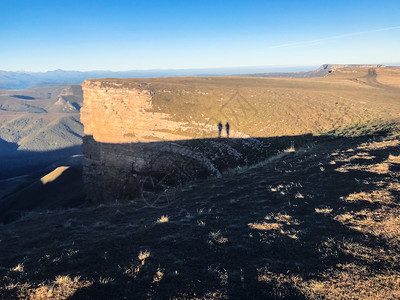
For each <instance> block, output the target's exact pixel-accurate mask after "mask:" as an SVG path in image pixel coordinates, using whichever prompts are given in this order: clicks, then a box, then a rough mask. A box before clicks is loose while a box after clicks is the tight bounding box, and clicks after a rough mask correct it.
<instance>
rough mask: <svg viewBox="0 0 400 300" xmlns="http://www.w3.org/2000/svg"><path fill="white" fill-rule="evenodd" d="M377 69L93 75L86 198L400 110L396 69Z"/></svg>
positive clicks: (242, 160) (139, 187)
mask: <svg viewBox="0 0 400 300" xmlns="http://www.w3.org/2000/svg"><path fill="white" fill-rule="evenodd" d="M371 68H372V67H371ZM371 68H369V67H368V68H359V67H354V68H351V67H347V68H343V69H339V70H338V71H336V72H335V74H333V75H332V76H327V77H324V78H314V79H283V78H282V79H265V78H244V77H241V78H240V77H205V78H193V77H181V78H153V79H97V80H87V81H85V82H84V83H83V84H82V88H83V93H84V106H83V108H82V109H81V120H82V123H83V124H84V133H85V138H84V143H83V153H84V156H85V157H84V170H83V174H84V182H85V186H86V190H87V195H88V198H89V199H92V200H94V201H110V200H115V199H134V198H137V197H143V195H144V193H147V192H150V193H151V192H153V191H156V192H158V191H169V190H170V188H173V187H176V186H179V185H181V184H183V183H185V182H188V181H191V180H194V179H199V178H205V177H209V176H216V177H218V176H220V175H221V172H223V171H224V170H226V169H229V168H234V167H237V166H242V165H248V164H251V163H254V162H257V161H260V160H262V159H265V158H266V157H268V156H269V155H271V154H273V153H276V152H277V151H281V150H283V149H285V148H288V147H290V145H291V142H292V141H294V142H295V144H296V146H298V145H299V144H302V143H303V142H308V141H310V140H312V138H310V136H305V135H306V134H320V133H324V132H328V131H330V130H333V129H335V128H340V127H345V126H348V125H352V124H359V123H362V122H364V121H367V120H371V119H377V118H386V119H387V118H391V117H397V116H398V112H399V111H400V108H399V103H398V102H397V101H395V99H396V97H397V96H398V90H397V88H396V87H395V86H394V85H393V84H392V81H393V80H392V79H391V78H393V76H394V75H393V72H394V71H396V72H397V69H389V68H376V70H375V69H374V68H372V69H371ZM396 74H397V73H396ZM389 75H390V76H391V77H390V76H389ZM385 78H389V79H390V80H392V81H390V80H389V79H388V80H386V79H385ZM385 80H386V81H385ZM382 82H384V83H385V84H386V85H385V84H382ZM218 122H222V123H223V124H225V123H226V122H229V124H230V137H231V138H230V139H227V138H225V137H226V132H225V128H224V130H223V131H222V136H223V138H218V127H217V124H218ZM282 136H287V137H286V138H279V139H278V138H276V139H273V138H271V137H282ZM289 136H290V137H289Z"/></svg>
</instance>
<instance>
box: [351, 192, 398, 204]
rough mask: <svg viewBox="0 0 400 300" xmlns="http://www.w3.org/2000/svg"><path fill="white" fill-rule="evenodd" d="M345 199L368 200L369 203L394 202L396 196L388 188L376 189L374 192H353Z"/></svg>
mask: <svg viewBox="0 0 400 300" xmlns="http://www.w3.org/2000/svg"><path fill="white" fill-rule="evenodd" d="M345 201H349V202H352V201H367V202H369V203H375V202H384V203H392V202H393V201H394V198H393V196H392V194H391V193H390V192H389V191H387V190H383V189H380V190H374V191H372V192H369V193H366V192H360V193H353V194H350V195H348V196H347V197H346V198H345Z"/></svg>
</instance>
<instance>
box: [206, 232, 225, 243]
mask: <svg viewBox="0 0 400 300" xmlns="http://www.w3.org/2000/svg"><path fill="white" fill-rule="evenodd" d="M227 242H228V239H227V238H226V237H224V236H223V235H222V233H221V232H220V231H215V232H210V234H209V240H208V243H209V244H210V245H214V244H225V243H227Z"/></svg>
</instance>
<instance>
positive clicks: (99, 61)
mask: <svg viewBox="0 0 400 300" xmlns="http://www.w3.org/2000/svg"><path fill="white" fill-rule="evenodd" d="M247 2H248V1H246V2H245V1H234V0H230V1H220V0H211V1H208V0H197V1H189V0H188V1H183V0H181V1H171V0H170V1H145V0H142V1H133V0H131V1H118V0H114V1H111V0H109V1H101V0H96V1H84V0H79V1H78V0H68V1H64V0H51V1H45V0H43V1H42V0H0V70H14V71H15V70H26V71H47V70H54V69H65V70H82V71H87V70H114V71H118V70H134V69H185V68H220V67H240V66H316V65H321V64H324V63H355V64H358V63H385V64H390V63H400V1H398V0H393V1H384V0H382V1H376V0H375V1H369V0H363V1H361V0H360V1H350V0H347V1H338V0H336V1H322V0H319V1H305V0H304V1H297V0H292V1H285V0H276V1H251V3H247Z"/></svg>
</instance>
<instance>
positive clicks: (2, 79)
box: [0, 66, 315, 89]
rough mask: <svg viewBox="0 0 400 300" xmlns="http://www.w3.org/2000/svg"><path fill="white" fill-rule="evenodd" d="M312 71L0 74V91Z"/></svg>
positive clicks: (267, 68) (223, 70)
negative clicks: (109, 81)
mask: <svg viewBox="0 0 400 300" xmlns="http://www.w3.org/2000/svg"><path fill="white" fill-rule="evenodd" d="M312 68H315V66H312V67H275V68H272V67H243V68H220V69H181V70H133V71H121V72H113V71H88V72H81V71H64V70H55V71H48V72H24V71H17V72H14V71H1V70H0V89H26V88H30V87H35V86H51V85H67V84H68V85H69V84H80V83H82V82H83V81H85V80H86V79H89V78H91V79H96V78H152V77H174V76H224V75H225V76H226V75H232V74H239V75H240V74H254V73H257V74H266V73H270V72H274V73H276V74H281V75H282V76H283V74H293V72H305V71H308V70H310V69H312ZM282 76H280V77H282Z"/></svg>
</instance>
